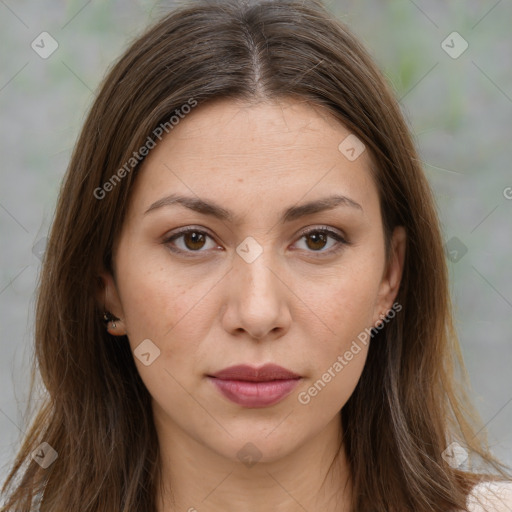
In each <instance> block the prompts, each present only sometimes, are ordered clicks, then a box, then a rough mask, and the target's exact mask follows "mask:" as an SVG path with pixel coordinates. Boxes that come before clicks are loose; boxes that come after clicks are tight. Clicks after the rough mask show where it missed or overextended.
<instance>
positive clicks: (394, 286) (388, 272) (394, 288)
mask: <svg viewBox="0 0 512 512" xmlns="http://www.w3.org/2000/svg"><path fill="white" fill-rule="evenodd" d="M406 240H407V235H406V232H405V228H404V227H403V226H397V227H396V228H395V229H394V231H393V235H392V238H391V248H390V251H391V254H390V257H389V261H388V262H387V265H386V268H385V270H384V275H383V277H382V281H381V285H380V291H379V297H378V299H377V303H376V308H375V312H374V323H375V322H377V321H379V320H380V318H381V317H382V315H386V314H387V313H388V311H389V310H390V309H391V306H392V305H393V302H394V300H395V298H396V296H397V294H398V290H399V288H400V283H401V280H402V274H403V268H404V262H405V251H406Z"/></svg>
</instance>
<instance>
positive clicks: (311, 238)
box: [300, 228, 350, 255]
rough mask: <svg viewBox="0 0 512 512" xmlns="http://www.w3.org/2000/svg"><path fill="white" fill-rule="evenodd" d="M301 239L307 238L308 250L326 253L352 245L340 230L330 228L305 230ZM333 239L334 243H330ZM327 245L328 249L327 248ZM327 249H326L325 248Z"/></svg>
mask: <svg viewBox="0 0 512 512" xmlns="http://www.w3.org/2000/svg"><path fill="white" fill-rule="evenodd" d="M300 240H301V241H302V240H305V244H304V245H305V247H306V248H305V250H306V251H307V252H313V253H315V252H316V253H319V255H324V254H326V255H327V254H334V253H337V252H338V251H340V250H342V249H343V248H344V246H346V245H350V242H348V241H347V240H345V238H343V236H341V235H340V234H339V233H338V232H336V231H333V230H332V229H328V228H316V229H310V230H309V231H304V232H303V233H302V235H301V238H300ZM330 240H332V243H330ZM326 246H328V247H327V249H325V248H326ZM324 249H325V250H324Z"/></svg>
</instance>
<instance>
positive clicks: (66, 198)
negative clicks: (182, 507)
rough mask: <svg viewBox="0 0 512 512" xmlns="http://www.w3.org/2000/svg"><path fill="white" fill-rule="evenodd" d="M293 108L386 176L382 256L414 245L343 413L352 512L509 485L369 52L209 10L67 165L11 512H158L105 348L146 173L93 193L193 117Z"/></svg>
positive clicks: (279, 13)
mask: <svg viewBox="0 0 512 512" xmlns="http://www.w3.org/2000/svg"><path fill="white" fill-rule="evenodd" d="M285 97H288V98H290V97H293V98H298V99H300V100H301V101H304V100H306V101H310V102H312V103H314V104H316V105H320V106H323V107H326V108H327V109H328V111H329V112H330V113H332V115H334V116H335V117H336V118H337V119H339V121H340V122H341V123H343V124H344V125H345V126H346V127H347V128H348V129H350V130H351V131H352V132H353V133H354V134H355V135H356V136H357V137H358V138H359V139H360V140H361V141H363V143H364V144H365V145H366V147H367V148H368V149H369V151H370V154H371V155H372V157H373V161H374V162H375V163H376V165H374V166H373V169H372V170H373V172H374V174H375V179H376V182H377V185H378V189H379V194H380V201H381V211H382V216H383V221H384V227H385V235H386V240H387V243H388V247H389V237H390V234H391V232H392V229H393V227H394V226H397V225H403V226H405V229H406V232H407V247H406V257H405V263H404V272H403V277H402V283H401V287H400V290H399V293H398V296H397V299H396V300H397V302H399V303H400V304H401V305H402V307H403V313H401V314H400V315H397V317H396V319H395V320H393V322H390V323H389V324H388V325H386V326H385V328H384V329H382V330H380V332H379V333H378V334H376V335H375V336H376V338H375V341H374V342H373V343H372V344H371V346H370V348H369V353H368V358H367V362H366V365H365V368H364V370H363V373H362V376H361V378H360V381H359V382H358V385H357V387H356V389H355V391H354V393H353V394H352V396H351V397H350V399H349V400H348V402H347V404H346V405H345V406H344V407H343V409H342V411H341V415H342V421H343V427H344V449H345V450H346V453H347V456H348V457H347V458H348V461H349V464H350V468H351V475H352V484H353V486H354V492H353V504H352V509H353V510H354V511H357V512H365V511H376V510H378V511H386V512H389V511H403V510H414V511H416V512H427V511H429V512H430V511H431V510H437V511H445V510H449V509H452V508H458V509H463V510H465V508H466V507H465V502H466V496H467V494H468V492H469V490H470V489H471V487H472V486H473V485H474V484H475V483H476V482H478V481H479V480H481V479H484V478H489V479H491V478H497V477H493V476H491V468H492V470H495V471H497V472H498V473H499V474H500V475H501V476H502V477H503V478H508V475H507V474H506V473H505V469H504V466H503V465H501V464H500V463H499V462H498V461H497V460H495V459H494V458H493V457H492V455H491V454H490V452H489V451H488V449H487V447H486V446H485V445H484V444H483V442H482V441H481V440H480V439H479V437H477V435H476V434H475V432H476V429H475V427H474V420H473V419H472V418H476V415H475V413H474V410H473V409H472V408H471V407H470V405H469V401H468V399H467V396H466V395H465V392H464V388H463V386H464V385H465V379H466V374H465V373H464V367H463V363H462V359H461V354H460V351H459V347H458V342H457V339H456V334H455V332H454V328H453V325H452V313H451V305H450V297H449V289H448V285H447V268H446V262H445V256H444V251H443V246H442V239H441V234H440V228H439V221H438V218H437V214H436V210H435V207H434V201H433V198H432V194H431V191H430V188H429V185H428V182H427V181H426V178H425V176H424V174H423V171H422V169H421V167H420V165H419V159H418V156H417V153H416V150H415V148H414V146H413V143H412V141H411V137H410V135H409V132H408V129H407V126H406V124H405V122H404V120H403V118H402V115H401V113H400V109H399V108H398V105H397V103H396V101H395V99H394V97H393V94H392V92H391V91H390V89H389V88H388V86H387V84H386V83H385V81H384V79H383V78H382V76H381V74H380V72H379V71H378V70H377V69H376V67H375V64H374V63H373V62H372V60H371V58H370V57H369V55H368V54H367V52H366V50H365V49H364V48H362V47H361V45H360V43H359V42H358V41H357V40H356V39H355V38H354V37H353V36H352V35H351V33H350V32H349V31H348V30H347V28H346V27H345V26H344V25H342V24H341V23H340V22H339V21H337V20H336V19H334V18H333V16H332V15H331V14H330V13H329V12H328V11H327V10H326V9H325V8H324V7H323V6H322V5H321V4H320V3H318V2H316V1H305V0H300V1H293V0H292V1H282V0H280V1H260V0H258V1H252V2H248V3H244V2H236V1H208V0H200V1H197V2H193V3H192V4H190V5H189V6H185V7H181V8H180V9H176V10H174V11H173V12H172V13H170V14H169V15H167V16H166V17H165V18H163V19H162V20H161V21H159V22H158V23H157V24H155V25H154V26H153V27H151V28H150V29H149V30H148V31H147V32H146V33H145V34H144V35H143V36H141V37H140V38H138V39H137V40H136V41H135V42H134V43H133V44H132V46H131V47H130V48H128V50H127V51H126V52H125V54H124V55H123V56H122V57H121V58H120V60H119V61H118V62H117V63H116V64H115V65H114V66H113V68H112V69H111V70H110V72H109V73H108V75H107V76H106V78H105V80H104V82H103V84H102V86H101V88H100V90H99V94H98V96H97V98H96V100H95V102H94V104H93V106H92V108H91V111H90V113H89V115H88V117H87V120H86V122H85V125H84V127H83V130H82V133H81V135H80V137H79V140H78V142H77V144H76V147H75V149H74V153H73V156H72V159H71V163H70V166H69V169H68V171H67V174H66V176H65V180H64V182H63V186H62V189H61V191H60V196H59V200H58V205H57V209H56V215H55V219H54V222H53V227H52V230H51V234H50V236H49V240H48V245H47V250H46V254H45V256H44V261H43V267H42V271H41V277H40V286H39V289H38V299H37V308H36V330H35V356H36V363H35V364H34V368H33V373H32V381H31V391H32V389H33V384H34V379H35V374H36V364H37V366H38V368H37V369H38V370H39V372H40V375H41V377H42V381H43V383H44V386H45V388H46V390H47V394H46V395H45V401H44V403H43V404H42V406H41V407H40V408H39V409H38V410H37V414H36V415H35V418H34V419H33V422H32V424H31V426H30V429H29V430H28V433H27V435H26V437H25V439H24V442H23V445H22V447H21V449H20V451H19V454H18V456H17V458H16V460H15V462H14V466H13V468H12V470H11V472H10V474H9V475H8V478H7V480H6V482H5V484H4V487H3V492H7V490H9V491H10V495H9V499H8V501H7V502H6V504H5V505H4V506H3V507H2V509H1V510H2V511H17V512H22V511H29V510H31V506H33V505H32V504H33V503H34V500H35V498H36V497H39V498H41V493H42V491H43V489H44V495H43V497H42V501H41V503H40V505H41V510H42V511H46V510H52V511H54V512H57V511H66V512H78V511H80V512H86V511H95V512H112V511H114V510H115V511H123V512H132V511H133V510H137V511H138V512H146V511H147V512H150V511H151V512H154V510H155V509H156V503H155V499H156V489H157V487H156V486H157V483H158V478H159V463H158V457H159V449H158V443H157V438H156V432H155V428H154V425H153V422H152V414H151V403H150V396H149V393H148V391H147V389H146V388H145V386H144V384H143V382H142V380H141V379H140V377H139V375H138V372H137V369H136V366H135V364H134V361H133V356H132V354H131V352H130V348H129V344H128V343H127V342H126V339H125V338H124V337H113V336H111V335H109V334H108V333H107V332H106V330H105V328H104V325H103V323H102V320H101V318H102V313H103V311H102V310H101V308H100V307H99V306H98V303H97V300H96V297H97V295H98V274H99V272H100V271H101V270H102V269H103V268H106V269H109V270H111V256H112V252H111V251H112V245H113V241H114V239H115V237H116V235H117V234H118V233H119V232H120V228H121V225H122V222H123V218H124V214H125V211H126V208H127V204H128V201H129V198H130V195H129V193H130V189H131V187H132V184H133V181H134V179H135V178H136V175H137V170H138V168H139V166H140V162H137V165H134V166H133V169H128V170H127V169H126V168H125V170H126V172H125V173H123V177H122V179H120V180H119V181H118V182H117V181H116V183H115V186H112V187H109V192H108V193H107V194H103V197H102V198H101V199H98V198H97V196H98V193H97V192H95V191H97V190H98V189H99V188H102V187H104V184H105V183H107V182H109V180H111V178H112V176H113V175H114V174H116V173H119V169H120V168H121V166H123V164H125V163H126V162H128V161H129V160H130V158H132V157H133V153H134V151H136V150H138V148H140V147H141V146H143V145H144V144H145V143H146V141H147V140H148V137H149V136H150V135H151V134H152V133H154V132H153V131H154V130H155V128H156V127H158V126H159V125H162V124H164V123H168V120H169V118H170V116H172V115H173V114H175V113H177V112H179V110H180V108H181V107H182V106H183V105H186V104H191V103H192V102H195V101H196V102H197V104H198V105H199V107H197V108H200V105H201V104H204V103H205V102H207V101H209V100H213V99H216V98H238V99H245V100H252V99H254V98H263V99H265V98H269V99H270V98H285ZM118 176H119V174H118ZM212 179H214V178H212ZM111 183H112V182H111ZM457 370H458V372H459V373H456V372H457ZM133 418H137V422H136V425H135V422H134V421H133ZM452 440H458V441H459V442H460V443H461V444H462V445H463V446H464V447H465V449H466V450H467V451H468V452H469V453H470V455H471V456H473V457H474V456H476V457H477V458H478V460H479V461H480V462H481V463H482V467H483V468H485V471H487V472H489V473H488V474H486V475H485V474H484V472H480V473H481V474H478V473H477V472H473V470H472V471H469V469H468V470H466V471H462V470H460V469H456V468H452V467H450V465H449V464H447V462H445V460H444V459H443V457H442V452H443V451H444V450H445V448H446V446H447V445H448V444H449V443H450V442H451V441H452ZM42 442H47V443H48V444H49V445H50V446H51V447H53V448H54V449H55V450H56V451H57V453H58V458H57V460H56V461H55V462H54V463H53V464H52V465H51V466H50V467H48V468H46V469H43V468H42V467H41V466H40V465H39V464H37V463H35V462H34V461H32V459H31V453H32V451H33V450H35V449H36V447H37V446H38V445H39V444H40V443H42ZM18 474H20V475H21V478H19V480H18V481H17V482H15V476H16V475H18Z"/></svg>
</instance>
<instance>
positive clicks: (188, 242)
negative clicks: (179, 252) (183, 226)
mask: <svg viewBox="0 0 512 512" xmlns="http://www.w3.org/2000/svg"><path fill="white" fill-rule="evenodd" d="M182 237H183V243H184V244H185V246H186V247H187V249H190V250H192V251H194V250H197V249H202V247H203V246H204V243H205V236H204V235H203V234H202V233H200V232H199V231H189V232H188V233H184V234H182Z"/></svg>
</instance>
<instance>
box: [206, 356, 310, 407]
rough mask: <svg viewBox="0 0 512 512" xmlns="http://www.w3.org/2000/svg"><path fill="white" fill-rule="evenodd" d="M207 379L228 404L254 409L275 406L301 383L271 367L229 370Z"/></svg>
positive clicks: (245, 366)
mask: <svg viewBox="0 0 512 512" xmlns="http://www.w3.org/2000/svg"><path fill="white" fill-rule="evenodd" d="M207 377H208V379H209V380H210V381H211V382H212V383H213V384H214V385H215V387H216V388H217V390H218V391H220V393H221V394H222V395H223V396H224V397H225V398H227V399H228V400H230V401H231V402H234V403H235V404H237V405H241V406H243V407H254V408H257V407H269V406H271V405H274V404H277V403H278V402H280V401H281V400H283V399H284V398H285V397H286V396H288V395H289V394H290V393H291V392H292V390H293V389H294V388H295V387H296V386H297V384H298V383H299V381H300V380H301V379H302V377H301V376H300V375H298V374H296V373H294V372H292V371H290V370H287V369H286V368H283V367H281V366H278V365H274V364H266V365H264V366H262V367H261V368H255V367H252V366H249V365H237V366H230V367H229V368H225V369H224V370H221V371H220V372H217V373H215V374H213V375H208V376H207Z"/></svg>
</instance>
